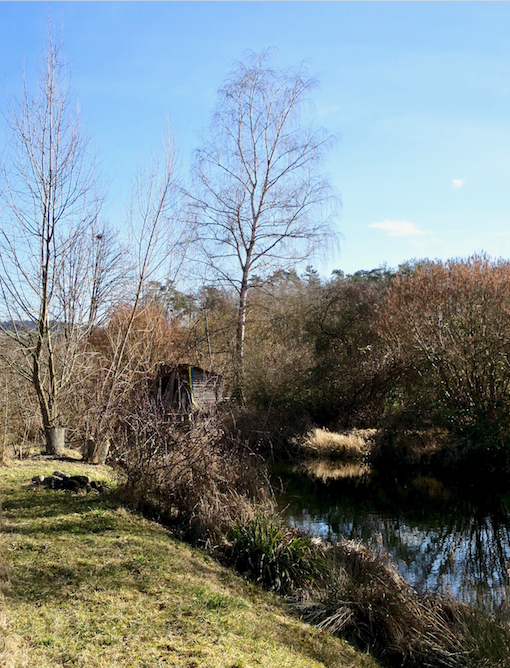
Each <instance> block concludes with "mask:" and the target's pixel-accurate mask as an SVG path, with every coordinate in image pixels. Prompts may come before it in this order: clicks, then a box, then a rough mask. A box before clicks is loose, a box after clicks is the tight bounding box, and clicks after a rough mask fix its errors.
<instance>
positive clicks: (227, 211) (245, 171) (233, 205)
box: [190, 51, 335, 398]
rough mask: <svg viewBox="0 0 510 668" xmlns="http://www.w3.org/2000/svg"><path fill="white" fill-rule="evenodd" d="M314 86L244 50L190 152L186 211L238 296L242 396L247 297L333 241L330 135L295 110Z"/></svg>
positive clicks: (267, 54) (211, 261)
mask: <svg viewBox="0 0 510 668" xmlns="http://www.w3.org/2000/svg"><path fill="white" fill-rule="evenodd" d="M315 86H316V81H315V79H312V78H310V77H308V76H307V73H306V71H305V69H304V68H303V67H300V68H299V69H297V70H293V69H285V70H282V69H276V68H274V67H273V65H272V53H271V51H263V52H262V53H260V54H256V53H250V54H249V55H248V57H247V59H246V62H240V63H238V64H237V67H236V69H234V71H233V72H232V73H231V74H230V76H229V77H228V78H227V80H226V82H225V85H224V86H223V87H222V88H221V89H220V90H219V92H218V102H217V107H216V111H215V113H214V117H213V121H212V125H211V127H210V132H209V134H208V136H207V137H206V138H204V140H203V146H202V148H200V149H199V150H198V151H197V152H196V159H195V165H194V192H193V193H191V195H190V196H191V202H192V204H191V208H192V210H193V212H194V216H195V221H196V224H197V231H198V238H199V241H200V242H201V247H202V251H203V254H204V257H205V260H206V263H207V265H208V266H209V267H211V268H212V269H213V270H214V273H215V275H216V278H217V279H220V280H221V281H226V282H227V283H229V284H230V285H231V286H233V287H234V288H235V290H236V293H237V295H238V317H237V328H236V330H237V331H236V346H235V350H236V353H235V358H236V359H235V367H236V368H235V378H236V381H235V382H236V387H235V390H236V391H237V393H238V395H239V396H240V397H241V398H242V395H243V391H242V385H243V368H244V363H243V357H244V338H245V326H246V315H247V306H248V297H249V293H250V290H251V289H252V288H253V287H254V281H253V279H254V278H255V275H256V277H257V285H258V286H259V287H260V286H261V285H263V282H264V278H265V276H266V275H267V272H273V271H274V270H275V269H278V268H283V267H288V266H289V265H293V264H295V263H296V261H299V260H301V259H303V258H306V257H309V256H310V254H311V253H312V252H313V251H314V250H316V249H317V247H318V245H319V244H320V243H321V242H323V241H324V239H325V237H326V236H328V235H331V234H332V228H331V224H330V222H331V217H330V216H328V215H327V212H326V209H325V205H327V204H329V203H331V201H332V200H333V199H335V198H334V191H333V189H332V187H331V185H330V183H329V182H328V179H327V178H326V177H325V176H324V175H321V174H319V173H318V169H317V168H318V166H319V165H320V163H321V161H322V159H323V157H324V155H325V153H326V152H327V150H328V149H329V148H330V147H331V145H332V143H333V138H332V137H331V136H328V135H327V133H326V132H325V130H324V129H322V128H318V127H315V125H314V124H313V122H312V123H302V122H301V113H302V111H303V109H304V107H305V106H306V104H307V103H308V96H309V93H310V92H311V91H312V90H313V88H314V87H315Z"/></svg>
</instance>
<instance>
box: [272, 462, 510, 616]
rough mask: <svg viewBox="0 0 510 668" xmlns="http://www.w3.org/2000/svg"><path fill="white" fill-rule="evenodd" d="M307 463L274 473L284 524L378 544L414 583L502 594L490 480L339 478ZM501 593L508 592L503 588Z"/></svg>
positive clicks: (505, 496)
mask: <svg viewBox="0 0 510 668" xmlns="http://www.w3.org/2000/svg"><path fill="white" fill-rule="evenodd" d="M314 466H315V469H314V467H311V468H310V469H309V470H308V471H307V472H305V471H304V470H301V471H300V472H296V471H294V472H293V471H292V470H290V469H285V470H279V471H278V472H277V473H275V487H276V488H277V489H279V490H280V491H279V492H278V503H279V506H280V508H281V509H282V510H283V514H284V516H285V517H286V518H287V519H288V520H289V521H290V523H291V524H294V525H296V526H299V527H302V528H303V529H306V530H307V531H309V532H310V533H312V534H313V535H315V536H321V537H323V538H325V539H327V540H330V541H334V540H338V539H339V538H341V537H344V538H349V539H360V540H362V541H363V542H364V543H366V544H369V545H372V546H373V547H375V548H377V547H380V546H382V547H384V548H385V549H386V550H388V552H390V553H391V555H392V556H393V557H394V558H395V559H396V560H397V562H398V567H399V570H400V572H401V573H402V575H404V576H405V577H406V578H407V579H408V580H410V582H411V583H412V584H413V585H414V586H416V587H418V588H420V589H425V588H427V589H429V590H433V591H438V590H439V591H448V590H449V591H451V592H452V593H453V594H455V595H456V596H458V597H460V598H462V599H463V600H465V601H466V602H472V603H473V602H475V601H478V602H483V603H484V604H485V605H486V606H488V607H493V606H499V605H501V604H502V603H503V602H504V601H505V600H506V596H507V588H508V584H509V569H510V494H509V493H502V492H501V490H499V491H496V490H495V489H493V488H492V486H491V484H490V481H488V483H486V484H485V485H484V486H483V488H482V486H481V485H479V486H478V485H471V486H470V487H464V488H462V489H461V488H458V487H457V488H456V487H453V486H449V485H447V484H445V483H443V482H440V481H438V480H436V479H434V478H432V477H427V476H420V475H415V476H412V477H410V478H408V479H407V480H406V481H405V482H404V481H401V480H397V479H395V478H394V477H392V476H386V477H383V476H381V475H375V474H371V475H370V474H367V473H366V472H363V471H358V472H356V471H353V470H351V471H350V472H347V474H346V477H343V472H342V469H341V468H338V466H336V465H332V464H331V463H329V464H327V463H324V462H323V463H322V464H321V463H320V462H316V463H315V465H314ZM335 468H337V469H338V470H337V471H336V473H335V470H334V469H335ZM357 473H361V475H357ZM353 476H354V477H353ZM509 492H510V490H509ZM508 594H509V599H510V589H508ZM509 603H510V601H509Z"/></svg>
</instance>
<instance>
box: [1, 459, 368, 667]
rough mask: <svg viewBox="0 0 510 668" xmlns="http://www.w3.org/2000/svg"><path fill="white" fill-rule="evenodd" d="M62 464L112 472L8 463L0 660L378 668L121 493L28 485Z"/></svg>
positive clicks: (97, 475)
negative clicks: (119, 497) (131, 505)
mask: <svg viewBox="0 0 510 668" xmlns="http://www.w3.org/2000/svg"><path fill="white" fill-rule="evenodd" d="M56 469H59V470H64V471H67V472H69V473H70V474H72V475H76V474H82V475H83V474H84V475H89V476H91V477H93V478H94V479H102V480H104V481H108V480H109V479H110V477H111V472H110V471H109V469H108V468H106V467H104V468H103V467H97V466H85V465H83V464H81V463H79V462H62V461H58V463H57V462H51V461H47V460H45V459H42V460H40V461H29V460H27V461H24V462H20V463H16V464H15V465H13V466H10V467H6V468H3V469H0V482H1V490H2V500H3V506H4V526H3V531H2V533H1V548H2V556H3V559H4V562H5V563H6V564H7V569H8V574H7V575H5V574H4V577H3V589H4V593H3V600H2V608H3V609H2V615H3V620H2V621H3V623H2V628H1V636H2V639H3V643H4V647H3V648H2V649H3V651H2V653H0V665H5V666H16V667H17V668H18V667H19V668H24V667H25V666H27V667H28V666H30V667H31V666H37V667H38V668H47V667H48V668H49V667H51V668H53V667H56V666H62V665H68V666H70V665H73V666H78V667H80V666H81V667H83V668H85V666H87V668H95V667H97V668H99V667H101V668H105V667H108V668H109V667H112V668H114V667H115V668H117V667H118V668H121V667H122V668H126V667H129V668H131V667H133V668H134V667H137V668H142V667H143V668H156V666H158V667H159V666H175V667H176V668H177V667H179V668H234V667H235V668H254V667H255V666H260V665H262V666H266V667H273V666H274V667H275V668H280V667H282V668H321V667H323V668H325V667H326V666H327V667H329V668H344V667H345V668H347V666H349V667H350V668H377V666H379V664H378V663H377V662H376V661H375V660H374V659H373V658H371V657H370V656H368V655H366V654H363V653H361V652H357V651H356V650H354V649H353V648H352V647H351V646H350V645H348V644H347V643H346V642H344V641H342V640H340V639H338V638H335V637H333V636H331V635H330V634H328V633H323V632H319V631H318V630H317V629H315V628H313V627H311V626H309V625H307V624H304V623H302V622H301V621H299V620H298V619H297V618H296V617H295V616H294V615H293V614H292V613H291V611H290V609H289V608H288V607H287V605H286V604H285V603H284V602H283V601H282V600H281V599H279V598H277V597H276V596H274V595H272V594H269V593H265V592H262V591H261V590H260V589H259V588H257V587H255V586H254V585H251V584H248V583H246V582H245V581H244V580H243V579H241V578H240V577H239V576H237V575H236V574H235V573H233V571H231V570H229V569H227V568H224V567H222V566H220V565H219V564H218V563H217V562H215V561H214V560H213V559H211V558H210V557H208V556H207V555H205V554H204V553H203V552H202V551H200V550H196V549H193V548H191V547H190V546H188V545H186V544H184V543H181V542H179V541H177V540H175V539H174V538H173V537H172V536H171V535H170V534H169V533H168V531H166V530H165V529H164V528H163V527H161V526H160V525H158V524H156V523H154V522H150V521H148V520H146V519H144V518H142V517H140V516H139V515H137V514H133V513H130V512H128V511H127V510H126V509H125V508H123V507H122V506H121V505H120V504H119V503H118V502H116V501H115V498H114V497H113V496H103V495H98V494H94V495H92V496H91V495H90V494H89V495H74V494H71V493H68V492H65V491H63V490H49V489H44V488H38V489H33V488H31V487H29V486H27V485H26V483H28V482H29V481H30V480H31V478H32V477H33V476H34V475H44V476H46V475H50V474H51V473H53V471H54V470H56Z"/></svg>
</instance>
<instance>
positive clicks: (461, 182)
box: [452, 179, 466, 188]
mask: <svg viewBox="0 0 510 668" xmlns="http://www.w3.org/2000/svg"><path fill="white" fill-rule="evenodd" d="M465 183H466V182H465V180H464V179H453V181H452V188H462V186H463V185H464V184H465Z"/></svg>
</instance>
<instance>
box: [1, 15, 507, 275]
mask: <svg viewBox="0 0 510 668" xmlns="http://www.w3.org/2000/svg"><path fill="white" fill-rule="evenodd" d="M48 13H49V14H50V16H51V20H52V22H53V23H54V24H57V25H59V26H60V25H63V26H64V51H65V54H66V57H67V59H68V61H70V62H71V64H72V72H73V83H74V88H75V90H76V93H77V95H78V97H79V100H80V105H81V108H82V114H83V118H84V119H85V121H86V124H87V126H88V128H89V130H90V131H91V132H92V133H93V135H94V138H95V142H96V145H97V148H98V153H99V155H100V158H101V164H102V170H103V172H104V175H105V178H106V179H107V180H108V182H109V183H110V188H109V201H108V206H109V211H110V215H111V217H112V218H113V220H114V223H115V224H116V225H118V226H121V225H122V221H121V220H116V218H115V216H116V215H117V214H116V211H117V210H118V208H117V206H116V203H117V201H118V198H119V193H120V192H124V193H125V192H126V191H127V189H128V180H129V176H130V174H131V173H132V171H133V168H134V165H135V162H136V160H137V158H138V157H139V156H144V155H145V156H146V155H148V154H149V153H150V152H151V151H152V150H155V149H157V148H158V146H159V144H160V140H161V137H162V135H163V134H164V132H165V127H166V118H167V117H168V118H169V120H170V123H171V125H172V126H173V128H174V130H175V134H176V136H177V140H178V143H179V144H180V146H181V155H182V163H183V164H182V169H183V173H184V175H185V174H186V172H187V170H188V166H189V161H190V156H191V154H192V151H193V149H194V148H196V147H197V146H198V145H199V142H200V132H201V130H203V129H204V128H205V127H206V126H207V125H208V124H209V122H210V118H211V113H212V110H213V107H214V104H215V95H216V89H217V88H218V87H219V86H220V85H221V83H222V82H223V80H224V78H225V77H226V75H227V74H228V72H229V70H230V69H231V68H232V63H233V62H234V61H235V60H238V59H240V58H241V57H242V53H243V51H245V50H246V49H252V50H255V51H259V50H261V49H264V48H267V47H269V46H274V47H276V48H277V49H278V57H277V64H278V65H281V66H289V65H298V64H300V63H301V62H302V61H303V60H307V61H308V69H309V72H310V73H311V74H317V75H318V77H319V78H320V83H321V85H320V88H319V89H318V90H317V91H316V93H315V95H314V103H315V107H316V117H317V122H318V123H319V124H321V125H323V126H325V127H326V128H327V129H328V131H329V132H331V133H335V134H338V136H339V138H340V141H339V143H338V145H337V147H336V148H335V149H334V151H333V152H332V153H331V154H330V155H329V156H328V160H327V163H326V165H325V169H326V171H328V172H329V174H330V176H331V180H332V182H333V184H334V185H335V186H336V187H337V188H338V190H339V192H340V194H341V199H342V202H343V206H342V211H341V215H340V217H339V220H338V223H337V225H338V231H339V232H340V233H341V234H342V235H343V238H342V240H341V242H340V246H339V249H337V250H336V251H334V252H333V253H331V254H330V256H329V257H328V259H327V261H325V262H324V263H322V264H319V263H318V262H316V263H315V264H317V265H318V267H319V269H320V270H321V272H322V273H324V274H328V273H329V272H330V271H331V270H332V269H342V270H344V271H346V272H353V271H356V270H358V269H371V268H374V267H377V266H379V265H381V264H382V263H387V264H388V265H389V266H396V265H398V264H399V263H401V262H403V261H405V260H409V259H411V258H414V257H430V258H448V257H459V256H460V257H465V256H468V255H470V254H472V253H474V252H479V251H482V250H484V251H486V252H488V253H489V254H491V255H493V256H498V257H499V256H503V257H505V258H509V257H510V113H509V112H510V4H509V3H506V2H504V3H497V2H494V3H479V2H431V3H422V2H409V3H401V2H388V3H386V2H359V3H358V2H313V3H312V2H259V3H257V2H207V3H203V2H143V3H142V2H69V3H67V2H48V3H45V2H34V3H32V2H0V88H2V89H3V90H4V91H6V92H7V93H14V92H16V91H19V86H20V81H21V68H22V66H23V64H24V63H26V66H27V69H28V72H29V73H33V71H34V67H35V65H36V64H37V62H38V60H39V59H40V55H41V51H42V49H43V45H44V39H45V32H46V23H47V16H48ZM0 104H3V102H0Z"/></svg>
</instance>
